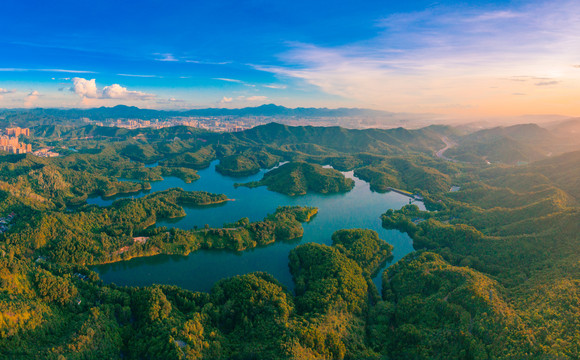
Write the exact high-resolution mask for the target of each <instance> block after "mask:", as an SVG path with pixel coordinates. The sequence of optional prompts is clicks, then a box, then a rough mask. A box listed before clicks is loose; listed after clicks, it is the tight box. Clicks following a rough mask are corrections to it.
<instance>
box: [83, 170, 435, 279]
mask: <svg viewBox="0 0 580 360" xmlns="http://www.w3.org/2000/svg"><path fill="white" fill-rule="evenodd" d="M215 165H216V162H214V163H212V164H211V166H210V167H209V168H207V169H204V170H201V171H199V175H200V176H201V178H200V179H199V180H197V181H194V182H193V183H191V184H186V183H185V182H183V181H182V180H180V179H178V178H174V177H167V178H165V180H163V181H159V182H153V183H151V187H152V188H151V190H150V191H145V192H139V193H134V194H130V195H125V196H124V197H127V196H128V197H131V196H133V197H135V198H138V197H142V196H144V195H146V194H148V193H151V192H155V191H162V190H167V189H169V188H173V187H180V188H183V189H184V190H188V191H196V190H203V191H209V192H213V193H218V194H226V195H227V196H228V197H229V198H230V199H235V201H229V202H226V203H225V204H220V205H219V206H208V207H184V209H185V212H186V214H187V215H186V216H185V217H183V218H179V219H171V220H163V221H160V222H158V223H157V226H167V227H177V228H182V229H193V228H194V227H195V226H197V227H199V228H202V227H203V226H205V224H208V225H209V226H211V227H220V226H221V225H223V224H224V223H231V222H234V221H237V220H239V219H241V218H243V217H248V218H249V219H250V221H258V220H262V219H263V218H264V217H265V216H266V215H267V214H270V213H273V212H274V211H275V210H276V208H277V207H278V206H283V205H302V206H316V207H318V214H317V215H316V216H315V217H314V218H313V219H312V220H311V221H310V223H307V224H303V226H304V237H303V238H302V239H299V240H296V241H293V242H277V243H274V244H271V245H268V246H265V247H258V248H255V249H250V250H247V251H244V252H231V251H224V250H199V251H197V252H194V253H192V254H190V255H188V256H178V255H157V256H151V257H143V258H136V259H132V260H129V261H122V262H118V263H114V264H107V265H101V266H96V267H94V270H96V271H97V272H98V273H99V274H100V276H101V278H102V279H103V280H104V281H105V282H114V283H116V284H117V285H132V286H141V285H150V284H174V285H178V286H180V287H183V288H186V289H190V290H194V291H208V290H209V289H210V288H211V287H212V285H213V284H214V283H215V282H217V281H219V280H220V279H223V278H226V277H231V276H235V275H240V274H246V273H250V272H254V271H265V272H268V273H270V274H272V275H274V277H276V278H277V279H278V280H279V281H280V282H281V283H283V284H284V285H286V286H287V287H288V288H290V289H293V288H294V284H293V282H292V277H291V275H290V272H289V269H288V253H289V252H290V250H292V249H293V248H294V247H296V246H297V245H298V244H302V243H306V242H317V243H321V244H327V245H330V244H331V242H332V240H331V236H332V233H334V232H335V231H336V230H339V229H352V228H366V229H372V230H375V231H377V232H378V233H379V236H380V237H381V238H382V239H384V240H386V241H387V242H389V243H390V244H392V245H393V246H394V251H393V255H394V256H393V260H392V261H391V262H389V263H387V264H386V265H385V266H388V265H389V264H390V263H392V262H395V261H398V260H399V259H400V258H402V257H403V256H404V255H406V254H408V253H409V252H411V251H413V248H412V240H411V239H410V238H409V236H407V235H406V234H404V233H401V232H399V231H396V230H385V229H384V228H383V227H382V226H381V220H380V218H379V217H380V215H381V214H382V213H384V212H385V211H386V210H387V209H398V208H401V207H402V206H404V205H406V204H408V202H409V199H408V198H407V197H406V196H404V195H401V194H397V193H387V194H380V193H376V192H373V191H371V190H370V187H369V184H368V183H366V182H365V181H362V180H360V179H358V178H355V177H354V176H353V172H352V171H350V172H345V173H344V174H345V176H347V177H350V178H352V179H354V181H355V187H354V189H353V190H351V191H350V192H348V193H344V194H307V195H304V196H299V197H290V196H286V195H282V194H278V193H274V192H271V191H268V190H267V189H266V188H265V187H260V188H254V189H249V188H245V187H239V188H234V186H233V184H234V183H236V182H240V183H241V182H248V181H254V180H259V179H261V178H262V175H263V174H264V173H265V172H266V171H267V170H262V171H260V173H258V174H256V175H252V176H248V177H245V178H235V179H234V178H230V177H227V176H223V175H221V174H219V173H217V172H216V171H215ZM119 197H123V196H116V197H115V198H114V199H112V198H107V199H103V198H100V197H99V198H91V199H89V200H88V201H87V202H89V203H91V204H97V205H100V206H108V205H110V204H112V202H113V201H114V200H115V199H116V198H119ZM417 205H419V207H420V208H421V209H424V206H423V204H422V203H417ZM381 273H382V271H381V272H379V274H378V275H377V276H376V277H375V278H374V279H373V281H374V282H375V284H376V285H377V286H378V287H379V288H380V285H381V279H380V277H381V276H380V274H381Z"/></svg>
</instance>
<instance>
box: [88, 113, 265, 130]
mask: <svg viewBox="0 0 580 360" xmlns="http://www.w3.org/2000/svg"><path fill="white" fill-rule="evenodd" d="M83 120H84V121H86V122H88V123H92V124H94V125H97V126H110V127H113V126H114V127H119V128H126V129H139V128H149V127H150V128H154V129H161V128H165V127H171V126H190V127H195V128H200V129H204V130H209V131H214V132H237V131H243V130H247V129H251V128H253V127H255V126H258V125H263V124H266V123H267V122H268V120H267V117H264V116H248V117H237V116H178V117H172V118H168V119H163V120H159V119H154V120H143V119H107V120H105V121H92V120H90V119H88V118H84V119H83Z"/></svg>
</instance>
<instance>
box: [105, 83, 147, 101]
mask: <svg viewBox="0 0 580 360" xmlns="http://www.w3.org/2000/svg"><path fill="white" fill-rule="evenodd" d="M155 97H156V95H154V94H147V93H144V92H141V91H130V90H127V88H126V87H123V86H121V85H119V84H113V85H110V86H105V87H104V88H103V99H119V100H151V99H153V98H155Z"/></svg>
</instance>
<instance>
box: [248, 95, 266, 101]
mask: <svg viewBox="0 0 580 360" xmlns="http://www.w3.org/2000/svg"><path fill="white" fill-rule="evenodd" d="M246 100H247V101H266V100H268V97H267V96H259V95H255V96H248V97H247V98H246Z"/></svg>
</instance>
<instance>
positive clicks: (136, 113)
mask: <svg viewBox="0 0 580 360" xmlns="http://www.w3.org/2000/svg"><path fill="white" fill-rule="evenodd" d="M4 111H5V112H21V113H28V114H30V115H40V116H42V115H44V116H59V117H67V118H81V117H88V118H90V119H92V120H104V119H109V118H115V119H118V118H139V119H163V118H168V117H174V116H269V117H278V116H280V117H282V116H283V117H296V118H313V117H353V116H358V117H376V116H389V115H392V113H389V112H386V111H378V110H369V109H358V108H339V109H328V108H302V107H299V108H287V107H284V106H279V105H274V104H268V105H262V106H257V107H246V108H240V109H225V108H207V109H191V110H151V109H141V108H138V107H135V106H126V105H117V106H114V107H99V108H93V109H42V108H37V109H18V110H4Z"/></svg>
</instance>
